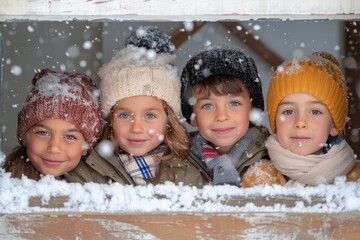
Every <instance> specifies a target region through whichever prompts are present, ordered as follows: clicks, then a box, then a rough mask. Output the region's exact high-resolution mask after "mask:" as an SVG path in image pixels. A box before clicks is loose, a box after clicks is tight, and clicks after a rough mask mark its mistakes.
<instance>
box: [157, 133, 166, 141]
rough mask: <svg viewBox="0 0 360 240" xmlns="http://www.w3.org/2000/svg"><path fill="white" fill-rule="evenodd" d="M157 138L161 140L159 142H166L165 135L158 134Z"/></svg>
mask: <svg viewBox="0 0 360 240" xmlns="http://www.w3.org/2000/svg"><path fill="white" fill-rule="evenodd" d="M157 138H158V139H159V142H162V141H164V138H165V137H164V135H163V134H158V135H157Z"/></svg>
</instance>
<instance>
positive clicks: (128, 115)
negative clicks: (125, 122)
mask: <svg viewBox="0 0 360 240" xmlns="http://www.w3.org/2000/svg"><path fill="white" fill-rule="evenodd" d="M119 118H131V115H130V114H128V113H120V114H119Z"/></svg>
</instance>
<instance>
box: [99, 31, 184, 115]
mask: <svg viewBox="0 0 360 240" xmlns="http://www.w3.org/2000/svg"><path fill="white" fill-rule="evenodd" d="M174 50H175V46H174V44H173V43H172V42H171V40H170V37H169V36H167V35H166V34H164V33H163V32H161V31H160V30H159V29H158V28H157V27H155V26H146V27H140V28H138V29H137V30H136V31H134V32H133V33H132V34H131V35H130V37H129V38H128V39H127V43H126V47H125V48H124V49H122V50H121V51H119V52H118V53H117V54H116V55H115V56H114V57H113V58H112V59H111V60H110V62H109V63H107V64H104V65H103V66H102V67H101V68H100V70H99V72H98V74H99V76H100V79H101V82H100V91H101V108H102V115H103V117H104V118H106V117H108V115H109V113H110V110H111V108H112V107H113V106H114V105H115V104H116V102H118V101H119V100H121V99H123V98H127V97H132V96H154V97H158V98H159V99H162V100H164V101H165V102H166V103H167V104H168V105H169V106H170V107H171V108H172V110H173V111H174V113H175V114H176V115H179V114H180V79H179V77H178V76H177V69H176V68H175V66H174V63H175V56H174V55H173V52H174Z"/></svg>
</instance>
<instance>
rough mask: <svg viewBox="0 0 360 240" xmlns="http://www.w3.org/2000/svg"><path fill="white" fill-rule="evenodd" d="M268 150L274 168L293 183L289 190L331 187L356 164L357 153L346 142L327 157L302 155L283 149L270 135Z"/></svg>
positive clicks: (329, 152) (337, 145)
mask: <svg viewBox="0 0 360 240" xmlns="http://www.w3.org/2000/svg"><path fill="white" fill-rule="evenodd" d="M266 148H267V149H268V152H269V156H270V158H271V160H272V161H273V163H274V166H275V167H276V168H277V169H278V170H279V171H280V172H281V173H282V174H284V175H286V176H288V177H289V178H290V180H289V181H288V182H287V183H286V185H285V186H287V187H294V186H299V185H302V186H306V185H310V186H317V185H319V184H331V183H333V182H334V179H335V178H336V177H338V176H342V175H346V174H347V173H348V172H349V171H350V170H351V169H352V168H353V166H354V165H355V161H356V159H355V156H354V151H353V150H352V148H351V147H350V146H349V144H348V143H347V142H346V141H345V140H343V141H342V142H341V143H339V144H336V145H334V146H332V147H331V149H330V150H329V151H328V152H327V153H325V154H319V155H307V156H302V155H298V154H295V153H293V152H291V151H289V150H287V149H285V148H283V147H282V146H281V145H280V143H279V141H278V140H277V138H276V136H274V135H272V136H270V137H269V138H268V139H267V141H266Z"/></svg>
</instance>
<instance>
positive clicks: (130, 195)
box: [0, 20, 360, 213]
mask: <svg viewBox="0 0 360 240" xmlns="http://www.w3.org/2000/svg"><path fill="white" fill-rule="evenodd" d="M0 24H1V25H0V39H1V41H0V43H1V46H0V58H1V68H2V73H3V78H0V79H2V80H3V81H0V87H1V90H2V93H1V98H0V99H1V100H0V106H2V107H3V109H2V114H1V115H0V123H1V124H0V125H1V126H2V128H1V131H0V141H1V142H0V143H1V144H0V145H1V150H2V152H4V153H7V152H9V151H10V150H11V149H12V148H13V147H14V146H15V145H16V144H17V140H16V138H15V132H16V116H17V112H18V111H19V110H20V108H21V104H22V103H23V101H24V99H25V96H26V93H27V92H28V90H29V86H30V84H31V79H32V77H33V75H34V71H35V70H36V69H39V68H52V69H54V70H57V71H78V72H83V73H86V74H88V75H90V76H91V77H92V78H94V79H95V80H98V76H97V74H96V72H97V69H98V68H99V67H100V66H101V65H102V64H103V63H104V62H107V61H108V60H109V59H110V58H111V57H112V56H113V55H114V53H115V52H116V51H117V50H119V49H121V48H122V47H123V46H124V40H125V38H126V37H127V36H128V35H129V34H130V32H131V31H132V30H134V29H135V28H136V27H137V26H139V25H144V23H141V22H86V21H85V22H81V21H79V22H77V21H71V22H67V21H63V22H41V21H40V22H36V21H34V22H3V23H0ZM145 24H146V25H149V24H150V25H151V24H153V25H158V26H159V28H160V29H161V30H163V31H165V32H166V33H168V34H171V35H176V33H178V32H179V31H189V30H191V28H192V27H193V26H192V25H191V24H188V23H179V22H178V23H176V22H175V23H171V22H168V23H164V22H157V23H149V22H147V23H145ZM242 25H243V26H246V27H247V28H248V29H249V33H252V34H253V35H254V36H255V38H256V39H259V40H262V41H263V42H265V43H267V44H269V46H271V47H272V48H273V49H274V51H275V52H277V54H279V55H280V57H281V58H283V59H288V58H292V57H294V56H297V57H299V56H302V55H308V54H311V52H313V51H327V52H330V53H332V54H334V55H335V56H336V57H338V58H339V59H341V60H342V62H346V61H345V60H346V59H345V57H344V42H343V39H342V37H343V35H342V34H343V30H344V29H343V22H342V21H290V22H289V21H275V20H274V21H246V22H243V23H242ZM239 29H240V27H239ZM299 29H301V31H299ZM208 44H223V45H230V46H232V45H236V46H240V47H243V48H244V49H245V50H246V51H247V53H248V54H250V55H251V56H252V57H253V58H254V59H255V61H256V63H257V65H258V68H259V73H260V76H261V79H262V82H263V91H264V95H265V98H266V90H267V87H268V81H269V79H270V75H271V73H272V70H273V67H272V66H270V65H269V63H267V62H266V61H264V59H263V58H262V56H258V55H257V54H256V53H254V52H252V49H250V48H249V47H248V46H247V44H246V42H241V41H239V40H238V39H236V38H235V37H234V36H233V35H232V34H231V33H229V31H228V30H226V29H224V28H223V27H222V26H221V24H220V23H208V24H206V25H205V27H203V28H201V29H200V30H199V31H198V32H197V33H196V34H194V35H193V36H192V37H191V38H189V40H188V41H186V42H185V43H184V44H183V45H181V46H179V47H178V49H177V52H176V55H177V66H178V68H179V74H180V73H181V69H182V67H183V66H184V65H185V63H186V61H187V60H188V59H189V58H190V57H191V55H192V54H193V53H195V52H196V51H197V50H199V49H201V48H202V47H203V46H204V45H208ZM359 92H360V91H359ZM264 124H265V125H266V121H265V122H264ZM2 152H0V155H2V156H0V162H2V161H4V157H3V155H4V154H3V153H2ZM0 165H1V163H0ZM62 196H67V197H68V200H67V201H66V202H65V205H64V206H63V207H60V208H56V209H49V208H43V207H38V206H30V205H29V201H30V199H31V198H33V197H40V198H41V200H42V201H43V203H44V204H46V203H47V202H48V201H49V200H50V199H51V197H62ZM287 196H288V197H293V198H294V199H297V198H302V199H304V201H298V202H297V203H296V205H295V206H285V205H282V204H277V203H274V204H273V205H271V204H270V205H269V204H268V205H267V206H258V205H255V204H254V203H251V202H249V203H247V204H240V205H241V206H240V205H237V206H231V205H230V204H227V200H228V199H246V198H260V199H261V198H263V199H270V200H271V199H276V197H287ZM312 199H322V200H323V201H324V202H322V201H320V202H319V203H318V202H315V203H314V202H313V204H312ZM270 202H271V201H270ZM274 202H276V201H274ZM306 203H308V204H306ZM308 205H310V206H308ZM45 211H46V212H48V211H59V212H155V211H158V212H344V211H345V212H346V211H360V183H345V179H344V178H341V177H340V178H338V179H337V181H336V182H335V184H334V185H330V186H319V187H307V188H292V189H285V188H283V187H280V186H273V187H255V188H250V189H241V188H237V187H230V186H216V187H213V186H206V187H204V188H203V189H197V188H193V187H188V186H175V185H174V184H172V183H168V184H164V185H159V186H153V185H148V186H137V187H133V186H126V185H120V184H116V183H114V184H108V185H100V184H94V183H88V184H85V185H80V184H69V183H66V182H64V181H58V180H55V179H54V178H52V177H45V178H43V179H42V180H41V181H38V182H35V181H33V180H29V179H22V180H19V179H10V177H9V174H7V173H4V172H3V170H0V213H24V212H45Z"/></svg>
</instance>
